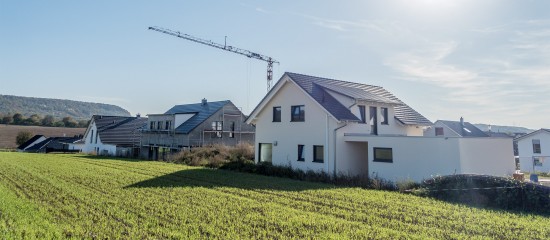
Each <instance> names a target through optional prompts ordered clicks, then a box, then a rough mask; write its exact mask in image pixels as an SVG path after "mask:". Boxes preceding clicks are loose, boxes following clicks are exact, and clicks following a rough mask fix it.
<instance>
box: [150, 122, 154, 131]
mask: <svg viewBox="0 0 550 240" xmlns="http://www.w3.org/2000/svg"><path fill="white" fill-rule="evenodd" d="M149 129H151V130H153V129H155V122H150V123H149Z"/></svg>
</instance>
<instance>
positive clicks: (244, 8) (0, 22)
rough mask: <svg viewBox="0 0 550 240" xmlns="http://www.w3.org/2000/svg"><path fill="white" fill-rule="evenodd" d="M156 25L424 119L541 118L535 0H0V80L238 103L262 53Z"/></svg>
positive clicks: (38, 93)
mask: <svg viewBox="0 0 550 240" xmlns="http://www.w3.org/2000/svg"><path fill="white" fill-rule="evenodd" d="M149 26H159V27H164V28H169V29H173V30H177V31H180V32H182V33H187V34H190V35H193V36H197V37H201V38H204V39H209V40H212V41H214V42H219V43H223V42H224V37H225V36H227V43H228V45H233V46H236V47H240V48H244V49H249V50H252V51H256V52H259V53H262V54H265V55H268V56H271V57H273V58H275V59H276V60H278V61H280V62H281V63H280V65H276V66H275V71H274V75H275V79H276V80H278V79H279V77H281V75H282V74H283V73H284V72H285V71H290V72H296V73H303V74H309V75H315V76H321V77H327V78H334V79H340V80H346V81H353V82H361V83H366V84H372V85H379V86H382V87H384V88H386V89H388V90H389V91H391V92H392V93H394V94H395V95H396V96H397V97H399V98H400V99H402V100H403V101H404V102H406V103H407V104H409V105H410V106H411V107H413V108H414V109H416V110H417V111H418V112H420V113H421V114H423V115H424V116H426V117H427V118H428V119H430V120H432V121H435V120H437V119H446V120H458V119H459V118H460V117H461V116H463V117H464V118H465V119H466V121H469V122H472V123H487V124H494V125H516V126H525V127H530V128H541V127H547V128H548V127H550V126H549V123H548V122H549V121H548V120H549V118H550V108H548V106H549V105H550V98H548V97H547V96H548V94H549V93H550V3H549V2H547V1H533V0H525V1H506V0H501V1H496V0H495V1H489V0H486V1H479V0H478V1H474V0H471V1H470V0H464V1H444V0H417V1H405V0H388V1H270V2H267V1H6V0H0V30H1V31H0V94H4V95H19V96H32V97H48V98H61V99H71V100H79V101H91V102H102V103H109V104H116V105H119V106H121V107H123V108H125V109H127V110H129V111H130V112H131V113H132V114H136V113H141V114H151V113H162V112H164V111H166V110H167V109H169V108H170V107H172V106H173V105H176V104H185V103H193V102H199V101H200V99H202V98H207V99H208V100H210V101H215V100H225V99H230V100H232V101H233V102H234V103H235V104H236V105H237V106H239V107H242V109H243V111H244V112H245V113H248V112H250V111H251V110H252V109H253V108H254V107H255V106H256V104H258V102H259V101H260V100H261V99H262V97H263V96H264V95H265V93H266V81H265V75H266V66H267V65H266V63H265V62H262V61H258V60H254V59H248V58H246V57H243V56H240V55H237V54H232V53H228V52H224V51H221V50H218V49H215V48H210V47H207V46H203V45H199V44H196V43H193V42H190V41H186V40H182V39H179V38H175V37H172V36H168V35H165V34H161V33H158V32H154V31H150V30H147V27H149Z"/></svg>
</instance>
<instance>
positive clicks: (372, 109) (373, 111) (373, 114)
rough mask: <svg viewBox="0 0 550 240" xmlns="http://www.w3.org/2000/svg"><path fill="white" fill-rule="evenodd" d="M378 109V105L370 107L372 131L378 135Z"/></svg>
mask: <svg viewBox="0 0 550 240" xmlns="http://www.w3.org/2000/svg"><path fill="white" fill-rule="evenodd" d="M376 112H377V110H376V107H370V108H369V115H370V121H369V124H370V133H371V134H374V135H378V120H377V117H376V116H377V114H376Z"/></svg>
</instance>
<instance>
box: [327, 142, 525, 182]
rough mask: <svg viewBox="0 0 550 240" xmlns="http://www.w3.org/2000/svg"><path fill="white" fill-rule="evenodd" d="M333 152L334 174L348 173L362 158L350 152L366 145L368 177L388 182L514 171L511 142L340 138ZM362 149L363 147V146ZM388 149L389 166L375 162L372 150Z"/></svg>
mask: <svg viewBox="0 0 550 240" xmlns="http://www.w3.org/2000/svg"><path fill="white" fill-rule="evenodd" d="M343 139H344V140H345V141H343V142H342V143H340V144H339V145H338V146H339V149H337V150H336V151H337V155H338V157H337V161H338V166H339V167H338V168H337V171H338V172H344V173H345V172H349V170H350V169H352V168H351V167H352V166H353V165H354V164H356V163H357V162H358V161H359V162H360V161H364V159H365V157H364V156H363V155H357V154H356V153H355V152H356V151H357V150H355V152H354V151H350V150H349V149H350V148H353V147H354V146H355V145H350V144H349V143H353V144H356V143H357V142H368V150H367V151H368V153H367V154H368V171H369V172H368V173H369V174H370V176H371V177H373V176H378V177H381V178H385V179H388V180H392V181H400V180H407V179H411V180H414V181H421V180H422V179H427V178H430V177H431V176H435V175H448V174H455V173H477V174H490V175H495V176H507V175H511V174H512V173H513V171H514V170H515V166H514V158H513V153H512V151H511V150H510V149H511V148H510V146H511V144H512V142H511V139H500V138H498V139H497V138H482V139H481V138H435V137H433V138H431V137H392V136H349V135H348V136H343ZM363 147H365V145H363ZM375 147H381V148H392V152H393V162H392V163H387V162H375V161H374V153H373V148H375Z"/></svg>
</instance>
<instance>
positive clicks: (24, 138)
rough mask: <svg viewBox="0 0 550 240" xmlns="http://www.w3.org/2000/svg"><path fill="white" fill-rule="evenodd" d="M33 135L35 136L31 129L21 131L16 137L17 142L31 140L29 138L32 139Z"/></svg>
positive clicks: (19, 143)
mask: <svg viewBox="0 0 550 240" xmlns="http://www.w3.org/2000/svg"><path fill="white" fill-rule="evenodd" d="M32 136H33V135H32V133H31V132H29V131H21V132H19V133H17V136H16V137H15V143H17V145H21V144H23V143H25V142H27V141H29V139H31V138H32Z"/></svg>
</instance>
